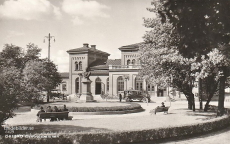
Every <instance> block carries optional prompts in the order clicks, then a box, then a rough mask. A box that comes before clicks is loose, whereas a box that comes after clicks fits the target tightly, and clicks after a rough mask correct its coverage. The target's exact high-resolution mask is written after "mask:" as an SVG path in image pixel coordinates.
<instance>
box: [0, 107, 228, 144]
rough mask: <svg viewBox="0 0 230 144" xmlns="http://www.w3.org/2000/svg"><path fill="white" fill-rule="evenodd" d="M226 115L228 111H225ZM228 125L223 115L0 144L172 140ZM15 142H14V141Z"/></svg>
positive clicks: (87, 143)
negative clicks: (169, 124) (175, 124)
mask: <svg viewBox="0 0 230 144" xmlns="http://www.w3.org/2000/svg"><path fill="white" fill-rule="evenodd" d="M226 112H227V113H229V112H230V110H226ZM229 124H230V116H229V115H225V116H223V117H219V118H216V119H213V120H210V121H208V122H203V123H198V124H193V125H184V126H178V127H168V128H158V129H147V130H139V131H120V132H106V133H105V132H101V133H100V132H98V133H78V134H72V135H62V136H61V137H59V139H26V138H17V139H3V140H1V141H0V142H3V143H12V144H20V143H24V142H25V143H28V142H29V143H37V144H42V143H57V144H61V143H62V142H65V143H66V144H74V143H78V144H95V143H100V144H112V143H129V142H143V141H153V142H154V140H159V139H165V138H173V137H180V136H188V135H193V134H200V133H205V132H210V131H213V130H217V129H220V128H224V127H226V126H228V125H229ZM14 140H15V141H14Z"/></svg>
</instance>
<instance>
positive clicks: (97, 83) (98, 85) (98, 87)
mask: <svg viewBox="0 0 230 144" xmlns="http://www.w3.org/2000/svg"><path fill="white" fill-rule="evenodd" d="M95 94H101V79H100V78H99V77H97V78H96V80H95Z"/></svg>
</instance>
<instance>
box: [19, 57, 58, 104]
mask: <svg viewBox="0 0 230 144" xmlns="http://www.w3.org/2000/svg"><path fill="white" fill-rule="evenodd" d="M23 75H24V83H25V84H26V87H27V90H28V91H29V92H30V93H33V97H36V96H37V95H38V94H39V92H41V91H46V92H47V102H49V97H50V94H51V91H52V90H53V89H54V88H56V87H57V86H58V85H59V84H60V83H61V81H62V79H61V76H60V74H59V73H58V72H57V68H56V65H55V64H54V63H53V62H51V61H49V60H48V59H43V60H39V61H38V60H31V61H28V62H27V63H26V66H25V69H24V70H23Z"/></svg>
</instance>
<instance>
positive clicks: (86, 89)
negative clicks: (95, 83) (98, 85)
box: [79, 69, 94, 102]
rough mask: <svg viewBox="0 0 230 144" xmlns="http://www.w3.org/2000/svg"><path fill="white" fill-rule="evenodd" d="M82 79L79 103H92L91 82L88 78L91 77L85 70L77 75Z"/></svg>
mask: <svg viewBox="0 0 230 144" xmlns="http://www.w3.org/2000/svg"><path fill="white" fill-rule="evenodd" d="M79 75H80V76H81V77H82V93H81V96H80V102H93V101H94V100H93V96H92V93H91V87H90V85H91V82H92V81H91V80H90V79H89V76H90V75H91V73H90V72H87V69H86V71H85V72H82V73H80V74H79Z"/></svg>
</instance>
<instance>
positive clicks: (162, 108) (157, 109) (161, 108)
mask: <svg viewBox="0 0 230 144" xmlns="http://www.w3.org/2000/svg"><path fill="white" fill-rule="evenodd" d="M169 108H170V107H160V106H158V107H156V108H155V109H152V110H150V113H151V114H153V113H155V114H156V113H157V112H164V113H167V114H168V110H169Z"/></svg>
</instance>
